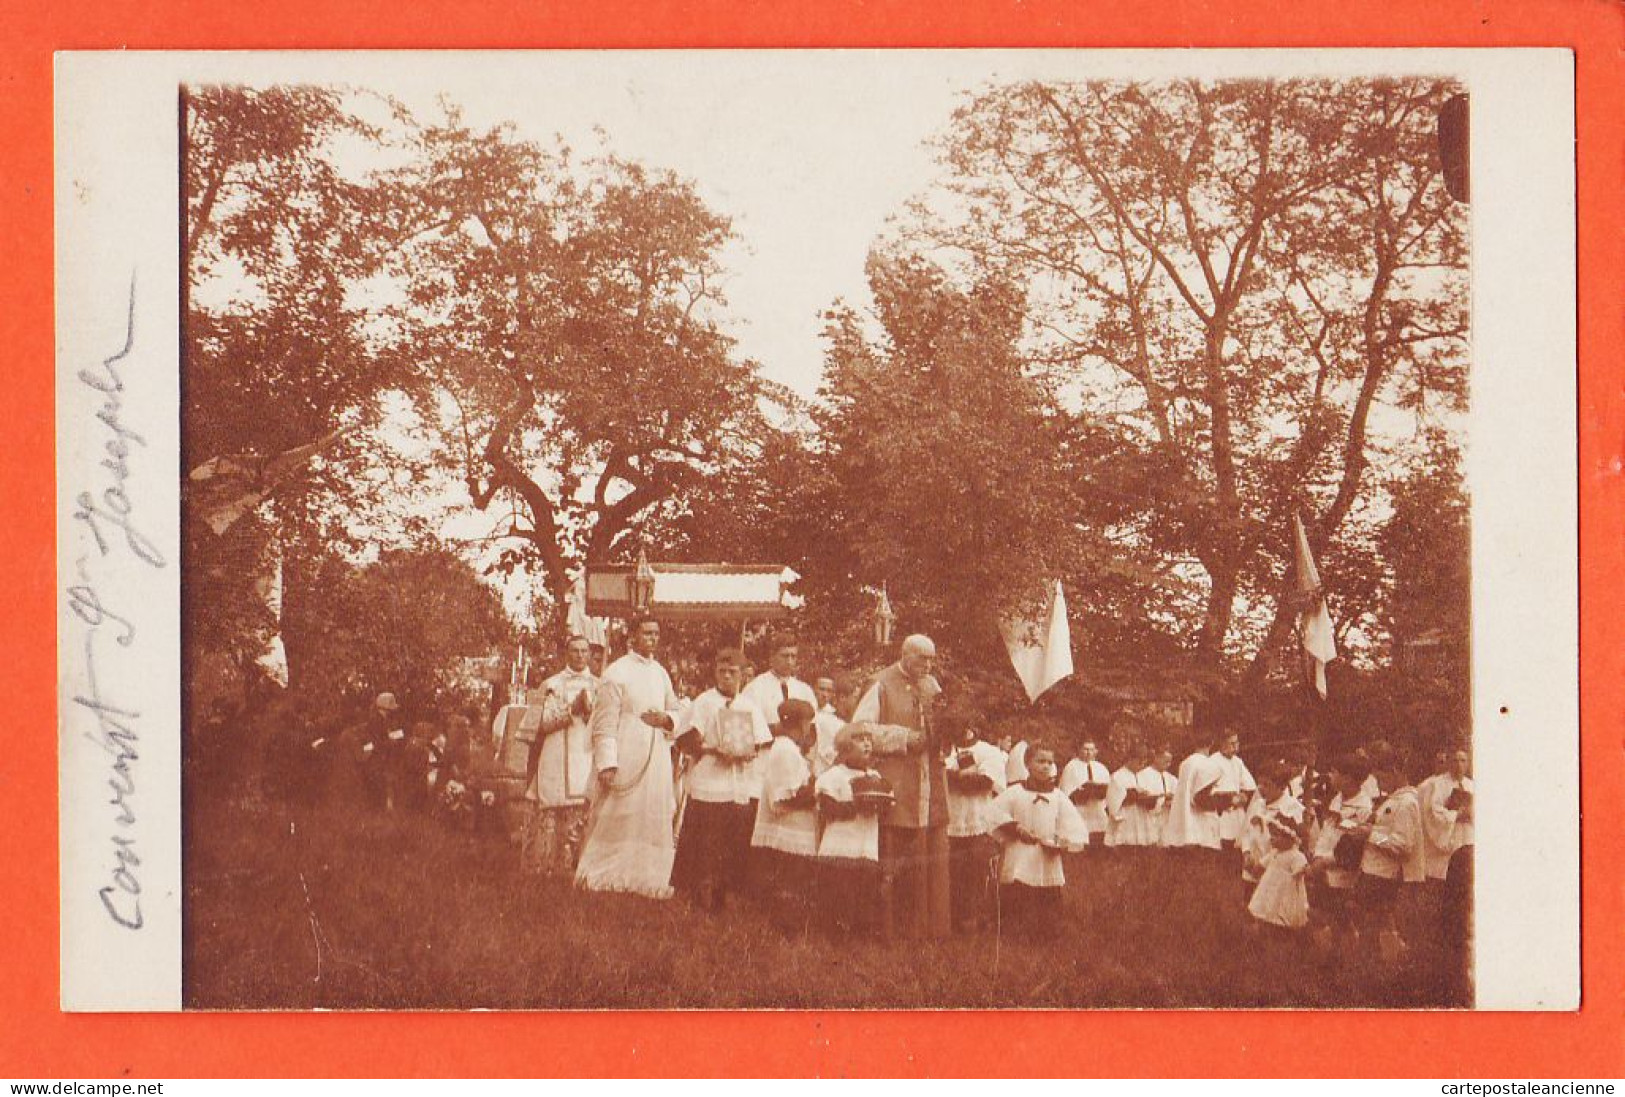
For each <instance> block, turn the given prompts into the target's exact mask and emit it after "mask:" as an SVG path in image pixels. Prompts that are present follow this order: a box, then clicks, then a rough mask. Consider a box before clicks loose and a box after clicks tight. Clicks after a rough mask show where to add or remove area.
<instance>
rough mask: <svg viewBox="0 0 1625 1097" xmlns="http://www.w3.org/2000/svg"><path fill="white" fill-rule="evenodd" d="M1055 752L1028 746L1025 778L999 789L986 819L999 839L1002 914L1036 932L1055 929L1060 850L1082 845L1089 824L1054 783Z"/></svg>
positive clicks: (1061, 884)
mask: <svg viewBox="0 0 1625 1097" xmlns="http://www.w3.org/2000/svg"><path fill="white" fill-rule="evenodd" d="M1055 775H1056V774H1055V752H1054V751H1053V750H1050V749H1049V748H1048V747H1040V746H1032V747H1029V748H1028V750H1027V780H1026V781H1025V782H1024V783H1023V784H1021V785H1016V786H1012V787H1010V788H1007V789H1005V790H1004V792H1002V793H1000V794H999V796H998V798H997V799H995V800H994V801H993V808H992V812H991V818H990V819H989V822H991V823H992V824H993V833H994V834H995V835H996V836H997V837H998V839H999V841H1000V842H1001V843H1002V845H1003V847H1004V848H1003V851H1002V854H1001V856H1000V860H999V905H1000V908H1001V920H1002V919H1009V921H1010V922H1011V924H1012V925H1015V926H1017V927H1018V928H1022V929H1025V930H1027V931H1029V932H1032V933H1034V934H1037V935H1041V936H1046V935H1049V934H1052V933H1054V932H1056V931H1058V930H1059V929H1060V924H1059V923H1060V918H1061V893H1062V890H1063V889H1064V888H1065V887H1066V872H1065V870H1064V869H1063V868H1062V866H1061V854H1062V853H1064V852H1069V851H1077V850H1081V849H1084V848H1085V847H1086V846H1088V844H1089V830H1088V828H1087V827H1086V826H1085V825H1084V821H1083V819H1082V817H1081V816H1080V815H1079V814H1078V809H1077V808H1075V807H1073V806H1072V801H1071V800H1070V798H1068V797H1067V796H1066V795H1065V794H1064V793H1062V792H1061V791H1060V790H1059V789H1057V788H1056V787H1055Z"/></svg>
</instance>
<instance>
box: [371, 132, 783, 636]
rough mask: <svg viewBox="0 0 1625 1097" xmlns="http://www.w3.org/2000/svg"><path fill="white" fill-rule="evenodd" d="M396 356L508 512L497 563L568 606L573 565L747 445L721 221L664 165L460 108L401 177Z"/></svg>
mask: <svg viewBox="0 0 1625 1097" xmlns="http://www.w3.org/2000/svg"><path fill="white" fill-rule="evenodd" d="M399 183H400V185H401V186H402V189H403V192H404V193H406V194H408V195H410V197H411V201H410V204H409V206H408V207H407V210H406V214H405V217H404V218H403V221H402V224H401V226H400V231H399V234H398V235H399V237H400V239H401V240H402V241H403V244H402V246H401V247H400V249H399V250H398V252H397V253H396V268H395V269H396V271H397V273H398V274H399V275H400V276H401V277H402V278H404V279H405V281H406V283H407V285H408V287H409V292H408V299H407V302H406V304H405V306H404V307H403V308H402V309H401V311H400V314H399V323H398V325H397V333H398V336H399V344H398V348H397V352H396V353H397V354H398V355H399V356H400V357H401V358H402V359H405V360H409V361H410V362H411V363H413V366H412V368H413V369H421V370H423V371H425V372H426V373H427V374H428V375H429V376H430V377H432V378H433V380H434V382H435V385H436V391H437V392H438V393H444V394H446V395H447V396H448V397H449V400H450V404H449V407H447V406H441V405H440V404H438V403H436V402H435V399H434V398H431V397H428V396H426V397H425V399H424V411H425V414H428V415H431V416H435V415H439V416H443V417H445V418H446V419H448V420H449V422H448V428H449V430H448V433H449V435H450V438H451V442H450V445H449V446H448V450H447V457H448V459H449V461H450V462H451V463H452V464H454V465H455V466H457V467H459V468H460V471H461V474H462V476H463V478H464V479H465V481H466V483H467V487H468V494H469V498H470V500H471V501H472V503H473V505H474V506H475V507H477V508H479V509H481V510H485V509H488V508H493V507H506V508H508V509H509V510H510V512H511V514H512V522H511V525H510V529H509V532H508V535H507V537H506V538H505V540H506V541H507V542H508V545H509V547H508V548H507V549H505V550H504V552H503V555H502V557H501V564H500V566H502V567H503V568H505V569H512V568H514V567H521V566H523V567H537V568H539V569H540V572H541V576H542V578H543V581H544V584H545V587H546V589H547V590H548V592H549V593H550V595H551V598H552V603H553V606H554V607H555V609H556V610H557V611H558V612H559V613H560V614H562V611H563V606H564V604H565V600H566V596H567V593H568V590H569V586H570V583H571V581H572V578H573V575H574V573H575V572H576V571H577V569H578V568H579V566H580V565H581V564H582V563H583V562H585V561H587V560H593V561H602V560H608V559H611V558H614V557H616V556H618V555H620V556H624V555H625V554H627V553H628V552H629V551H630V545H631V541H632V540H633V535H634V534H635V531H636V530H637V528H638V523H639V522H640V521H641V520H642V519H644V518H645V517H646V516H648V515H649V514H650V513H651V512H652V511H653V510H654V509H655V508H657V507H659V506H661V505H664V504H668V503H670V502H671V501H672V500H674V499H678V498H680V497H681V496H682V495H683V494H684V493H685V492H686V491H689V490H692V489H693V488H694V487H695V486H696V485H698V484H700V483H702V482H703V481H704V479H705V478H706V477H708V476H712V475H717V474H719V472H720V471H721V470H722V469H724V468H725V467H727V466H728V465H729V464H730V462H733V461H736V460H738V459H739V458H740V457H741V455H742V454H747V453H749V452H750V449H751V445H752V443H753V440H754V439H755V438H756V436H757V432H758V431H759V429H760V426H761V420H760V415H759V412H758V409H757V406H756V400H755V397H756V392H757V380H756V376H755V371H754V367H753V365H752V364H751V363H748V362H744V361H741V360H739V359H738V358H736V357H735V355H734V353H733V347H732V344H731V341H730V340H729V339H728V337H727V336H726V335H724V333H723V332H722V331H721V330H720V327H719V322H718V318H717V310H718V309H719V308H720V306H721V305H722V304H723V299H722V295H721V293H720V291H719V288H718V282H719V278H720V274H721V270H720V266H719V262H718V258H717V255H718V252H719V250H720V249H721V247H722V246H723V244H724V243H725V242H726V241H727V239H728V238H729V231H730V230H729V227H728V223H727V222H726V221H725V220H724V219H723V218H721V217H719V216H717V215H716V214H714V213H712V212H711V211H710V210H708V209H707V208H706V207H705V205H704V204H703V203H702V202H701V201H700V199H699V198H698V196H697V195H696V194H695V192H694V189H693V187H692V186H691V185H690V184H688V183H687V182H685V181H683V180H681V179H678V178H677V177H676V176H674V175H671V174H669V173H661V172H652V171H650V170H647V169H645V168H643V167H641V166H639V165H637V164H633V163H628V162H625V161H621V160H617V159H614V158H612V157H610V158H602V159H598V160H594V161H590V162H587V163H577V162H575V161H574V160H573V159H572V157H571V156H570V154H569V153H568V151H567V150H564V149H554V148H544V147H543V146H541V145H538V144H536V143H533V142H528V141H523V140H520V139H518V138H517V137H516V136H515V135H514V134H513V132H512V131H511V129H509V128H507V127H499V128H497V129H494V130H489V131H484V132H476V131H474V130H471V129H469V128H467V127H466V126H464V125H463V124H462V123H461V121H460V120H459V119H458V118H457V117H456V116H453V117H451V118H450V119H449V120H448V121H447V122H446V123H445V124H444V125H435V126H427V127H424V128H423V129H422V130H421V131H420V133H419V135H418V149H417V157H416V160H415V162H414V163H413V164H412V165H411V167H410V168H409V169H407V170H406V171H405V172H404V173H402V176H401V178H400V180H399Z"/></svg>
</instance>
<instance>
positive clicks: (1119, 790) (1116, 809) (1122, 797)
mask: <svg viewBox="0 0 1625 1097" xmlns="http://www.w3.org/2000/svg"><path fill="white" fill-rule="evenodd" d="M1145 760H1146V750H1145V748H1144V747H1143V746H1141V745H1140V744H1139V743H1133V744H1130V746H1129V748H1128V752H1127V753H1126V754H1124V755H1123V764H1122V765H1121V766H1119V767H1117V769H1116V770H1115V771H1113V773H1112V779H1111V784H1110V785H1109V786H1108V787H1107V789H1106V819H1107V828H1106V844H1107V845H1108V846H1113V847H1133V846H1150V845H1155V844H1156V840H1155V838H1154V837H1153V836H1152V832H1151V821H1150V812H1149V810H1148V805H1149V803H1150V801H1148V800H1146V799H1144V798H1143V797H1142V795H1141V791H1140V777H1139V771H1140V768H1141V767H1142V766H1144V765H1145Z"/></svg>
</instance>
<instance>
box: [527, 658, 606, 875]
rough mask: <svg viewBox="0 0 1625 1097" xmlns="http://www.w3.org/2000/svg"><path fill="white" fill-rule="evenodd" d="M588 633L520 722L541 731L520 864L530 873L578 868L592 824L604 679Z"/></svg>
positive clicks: (535, 750) (529, 788) (532, 762)
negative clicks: (595, 737)
mask: <svg viewBox="0 0 1625 1097" xmlns="http://www.w3.org/2000/svg"><path fill="white" fill-rule="evenodd" d="M590 658H591V651H590V645H589V644H588V643H587V638H586V637H585V636H572V637H570V638H569V640H567V641H566V642H565V645H564V662H565V665H564V669H562V670H560V671H559V672H558V673H557V674H555V675H553V676H552V677H551V678H549V679H548V680H547V681H545V682H543V683H542V689H541V700H540V701H539V702H538V703H536V704H533V705H531V706H529V708H528V709H527V710H526V712H525V715H524V718H523V719H522V720H521V722H520V727H521V728H522V729H527V730H530V731H532V732H533V733H534V734H535V739H534V740H533V742H532V745H531V751H530V764H529V770H530V782H529V784H528V785H527V786H526V788H525V799H526V801H528V803H529V805H530V811H529V814H528V817H527V819H526V822H525V830H524V834H523V843H522V845H521V856H520V864H521V865H522V866H523V868H524V869H525V870H526V871H527V872H538V873H543V874H547V875H564V876H568V875H569V874H570V873H572V872H574V871H575V865H576V857H577V855H578V854H579V853H580V850H581V836H582V833H583V831H584V829H585V827H586V822H587V799H588V793H589V791H590V790H591V785H592V737H591V732H590V731H589V730H588V720H589V719H590V718H591V716H592V700H593V696H594V695H595V694H596V693H597V692H598V677H597V676H596V675H595V674H593V673H592V672H591V671H590V670H588V669H587V664H588V661H589V659H590Z"/></svg>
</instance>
